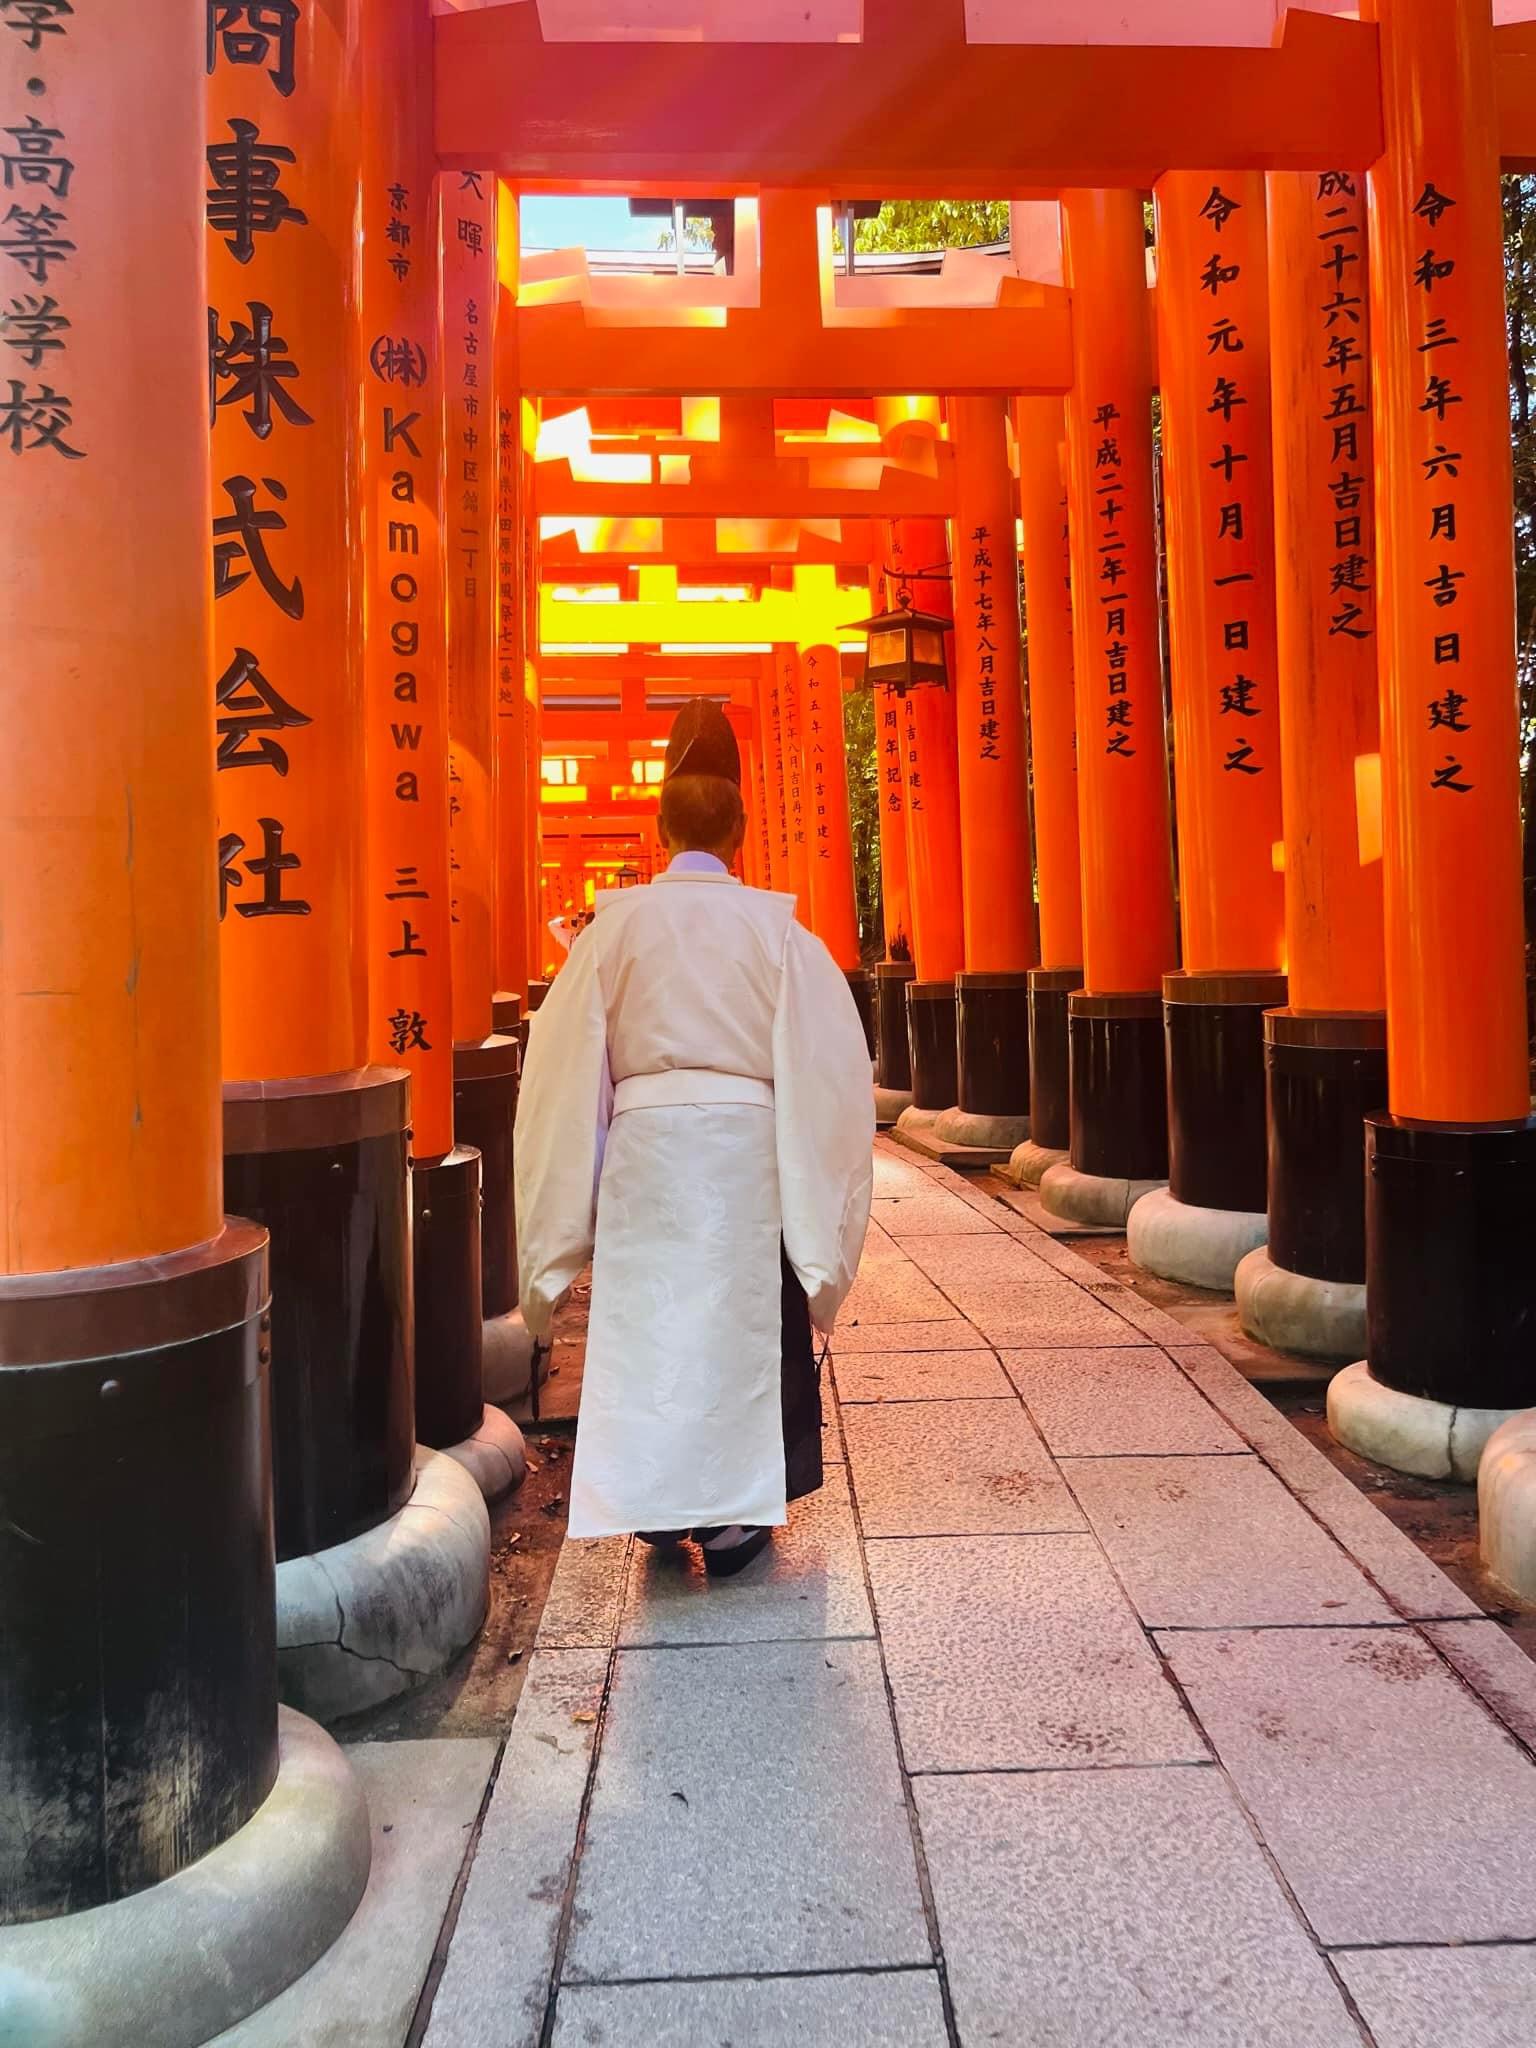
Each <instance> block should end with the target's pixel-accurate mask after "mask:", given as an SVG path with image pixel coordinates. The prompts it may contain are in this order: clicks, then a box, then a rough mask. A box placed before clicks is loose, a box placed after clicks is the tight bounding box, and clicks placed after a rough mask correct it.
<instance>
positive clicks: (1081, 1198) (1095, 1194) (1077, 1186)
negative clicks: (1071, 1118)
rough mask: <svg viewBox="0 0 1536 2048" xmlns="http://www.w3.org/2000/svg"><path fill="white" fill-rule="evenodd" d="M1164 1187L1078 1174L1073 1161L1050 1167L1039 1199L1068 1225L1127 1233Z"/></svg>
mask: <svg viewBox="0 0 1536 2048" xmlns="http://www.w3.org/2000/svg"><path fill="white" fill-rule="evenodd" d="M1165 1185H1166V1184H1165V1183H1164V1182H1163V1181H1160V1180H1127V1179H1124V1178H1123V1177H1119V1176H1116V1175H1113V1174H1104V1173H1079V1171H1078V1170H1077V1168H1076V1167H1075V1166H1073V1165H1072V1164H1070V1162H1068V1163H1067V1164H1064V1165H1060V1166H1052V1167H1049V1168H1048V1169H1047V1170H1046V1172H1045V1173H1044V1174H1043V1175H1042V1176H1041V1178H1040V1181H1039V1188H1040V1200H1041V1202H1042V1203H1043V1204H1044V1205H1045V1207H1046V1208H1047V1209H1048V1210H1049V1211H1050V1213H1051V1214H1052V1215H1053V1216H1059V1217H1061V1218H1062V1220H1063V1221H1064V1222H1067V1223H1087V1224H1092V1225H1094V1226H1096V1227H1097V1228H1098V1229H1100V1230H1124V1229H1125V1228H1126V1225H1127V1222H1128V1220H1129V1218H1130V1217H1131V1216H1132V1215H1133V1214H1134V1212H1135V1211H1136V1210H1137V1209H1138V1208H1139V1207H1140V1205H1141V1204H1142V1203H1143V1202H1144V1201H1145V1200H1146V1199H1147V1197H1148V1196H1149V1195H1153V1194H1156V1193H1158V1192H1159V1191H1160V1190H1161V1189H1162V1188H1163V1187H1164V1186H1165Z"/></svg>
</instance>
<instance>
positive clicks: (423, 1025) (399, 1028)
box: [389, 1010, 432, 1057]
mask: <svg viewBox="0 0 1536 2048" xmlns="http://www.w3.org/2000/svg"><path fill="white" fill-rule="evenodd" d="M389 1049H390V1051H391V1052H392V1053H394V1054H395V1055H396V1056H397V1057H398V1056H399V1055H400V1054H402V1053H407V1052H430V1051H431V1050H432V1045H431V1041H430V1040H429V1039H428V1037H427V1020H426V1018H425V1017H423V1016H422V1014H421V1012H420V1010H396V1011H395V1012H394V1013H393V1014H392V1015H391V1017H390V1020H389Z"/></svg>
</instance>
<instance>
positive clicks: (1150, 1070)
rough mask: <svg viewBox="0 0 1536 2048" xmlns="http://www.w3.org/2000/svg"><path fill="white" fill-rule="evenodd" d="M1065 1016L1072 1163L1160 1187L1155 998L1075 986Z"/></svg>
mask: <svg viewBox="0 0 1536 2048" xmlns="http://www.w3.org/2000/svg"><path fill="white" fill-rule="evenodd" d="M1067 1018H1068V1029H1069V1032H1070V1042H1071V1058H1072V1128H1071V1148H1070V1156H1071V1163H1072V1166H1073V1168H1074V1170H1075V1171H1076V1172H1078V1173H1080V1174H1086V1175H1088V1176H1089V1177H1091V1178H1098V1179H1101V1180H1110V1181H1130V1182H1137V1181H1142V1182H1146V1183H1147V1184H1148V1186H1151V1187H1159V1186H1161V1185H1162V1183H1163V1182H1164V1181H1165V1180H1167V1178H1168V1095H1167V1085H1166V1080H1165V1066H1164V1055H1163V1005H1162V1000H1161V998H1160V997H1158V996H1155V995H1151V994H1131V995H1095V994H1094V993H1093V992H1092V991H1091V990H1089V989H1077V990H1074V991H1073V992H1072V994H1070V995H1069V996H1068V998H1067ZM1049 1206H1050V1205H1049V1203H1048V1204H1047V1207H1049ZM1056 1213H1057V1214H1065V1213H1066V1212H1065V1211H1062V1210H1058V1211H1057V1212H1056ZM1074 1220H1077V1221H1086V1220H1087V1219H1086V1218H1077V1219H1074Z"/></svg>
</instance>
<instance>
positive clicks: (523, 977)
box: [492, 182, 538, 1035]
mask: <svg viewBox="0 0 1536 2048" xmlns="http://www.w3.org/2000/svg"><path fill="white" fill-rule="evenodd" d="M521 254H522V252H521V249H520V247H519V213H518V199H517V194H516V193H515V192H514V191H513V190H512V188H511V186H509V185H507V184H506V183H505V182H501V183H499V184H498V186H497V200H496V322H495V399H496V777H495V802H494V807H493V813H492V815H493V819H494V846H495V869H496V873H495V882H494V892H493V901H494V904H495V918H496V927H495V970H496V989H495V992H494V994H493V997H492V1023H493V1026H494V1028H495V1029H496V1030H498V1031H502V1032H508V1033H512V1034H514V1035H515V1034H517V1032H518V1030H519V1027H520V1025H521V1023H522V1019H523V1015H524V1003H525V999H526V997H527V994H528V980H529V976H530V974H531V972H532V962H531V956H532V952H533V933H534V931H535V929H536V927H537V909H538V906H537V904H536V903H535V900H534V894H535V889H536V886H537V882H536V876H535V874H534V870H535V867H536V862H535V859H534V849H533V832H532V820H531V816H530V796H529V790H530V785H529V773H528V770H529V752H530V744H531V732H532V726H533V722H534V721H533V719H532V717H531V715H530V705H529V691H530V687H531V680H532V676H533V673H534V670H533V666H532V663H531V662H530V660H529V652H530V647H531V645H532V644H533V643H532V642H530V639H529V634H528V630H527V628H528V619H529V614H530V608H531V606H532V605H534V604H536V602H537V589H536V588H535V590H534V591H533V592H532V593H530V591H529V590H528V588H527V582H528V577H529V575H530V573H531V570H532V564H533V559H534V555H535V552H536V549H535V542H534V537H533V534H532V531H531V529H530V528H529V527H528V524H527V522H528V520H529V518H530V498H529V494H528V491H527V471H528V467H529V463H530V461H531V453H530V446H529V442H528V438H527V418H528V414H529V410H530V408H529V406H528V401H527V400H526V399H525V398H524V397H523V395H522V391H521V377H520V374H519V359H518V345H517V336H518V328H517V291H518V279H519V275H520V270H521Z"/></svg>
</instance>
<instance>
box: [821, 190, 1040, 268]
mask: <svg viewBox="0 0 1536 2048" xmlns="http://www.w3.org/2000/svg"><path fill="white" fill-rule="evenodd" d="M1007 239H1008V202H1007V200H1006V199H985V200H968V199H888V200H887V201H886V202H885V204H884V206H882V207H881V209H880V214H879V218H878V219H876V220H861V221H860V222H859V224H858V227H857V229H856V231H855V233H854V238H853V246H854V250H855V252H856V253H857V252H859V251H863V250H867V251H868V252H869V253H870V254H871V255H876V254H879V253H881V252H883V251H889V250H905V251H909V252H911V253H913V254H918V253H921V252H923V251H926V250H930V249H975V248H977V247H979V246H981V245H982V244H984V243H987V242H1006V241H1007Z"/></svg>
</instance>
